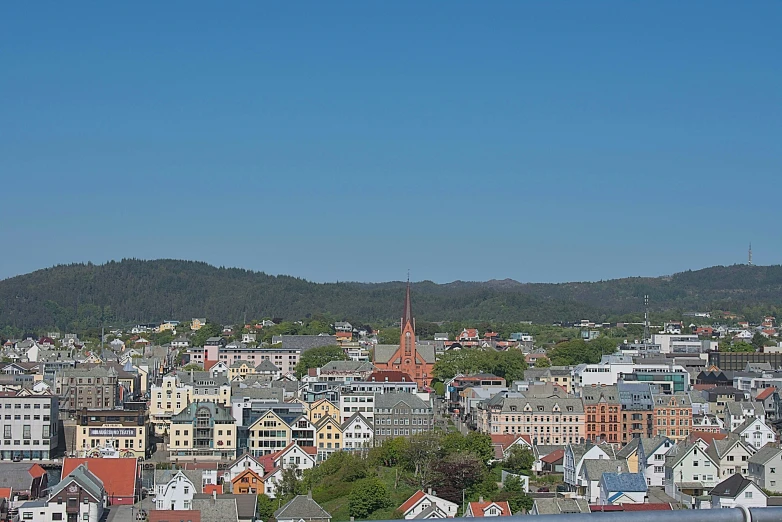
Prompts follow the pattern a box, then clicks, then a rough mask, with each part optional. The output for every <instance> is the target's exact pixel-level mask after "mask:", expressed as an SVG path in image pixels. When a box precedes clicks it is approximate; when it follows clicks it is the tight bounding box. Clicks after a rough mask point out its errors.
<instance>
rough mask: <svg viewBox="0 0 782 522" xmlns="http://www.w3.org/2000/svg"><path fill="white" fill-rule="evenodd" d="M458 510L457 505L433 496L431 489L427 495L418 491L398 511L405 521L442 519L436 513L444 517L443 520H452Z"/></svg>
mask: <svg viewBox="0 0 782 522" xmlns="http://www.w3.org/2000/svg"><path fill="white" fill-rule="evenodd" d="M458 509H459V505H458V504H455V503H453V502H451V501H449V500H445V499H444V498H440V497H437V496H435V495H434V494H433V493H432V490H431V489H430V490H429V491H428V492H427V493H424V492H423V491H421V490H420V489H419V490H418V491H416V492H415V493H413V496H411V497H410V498H409V499H407V500H406V501H405V502H404V503H403V504H402V505H401V506H399V511H400V512H401V513H402V516H403V517H404V518H405V519H407V520H410V519H413V518H443V517H440V516H438V515H439V513H438V511H439V512H440V513H442V514H443V515H445V518H454V517H455V516H456V511H457V510H458Z"/></svg>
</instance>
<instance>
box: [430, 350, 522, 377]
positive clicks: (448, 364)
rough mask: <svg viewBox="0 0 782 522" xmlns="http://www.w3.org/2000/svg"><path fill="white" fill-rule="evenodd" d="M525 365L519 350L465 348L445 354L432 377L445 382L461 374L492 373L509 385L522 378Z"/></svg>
mask: <svg viewBox="0 0 782 522" xmlns="http://www.w3.org/2000/svg"><path fill="white" fill-rule="evenodd" d="M526 369H527V363H526V362H525V361H524V354H523V353H522V352H521V351H520V350H515V349H512V350H507V351H504V352H497V351H494V350H491V349H489V350H481V349H477V348H466V349H462V350H449V351H447V352H445V353H444V354H443V355H441V356H440V358H439V359H438V360H437V362H436V363H435V365H434V375H435V377H437V378H438V379H441V380H445V379H450V378H452V377H454V376H455V375H457V374H460V373H463V374H467V373H481V372H483V373H492V374H494V375H496V376H498V377H503V378H505V380H506V381H507V382H508V383H510V382H512V381H515V380H519V379H522V378H523V377H524V370H526Z"/></svg>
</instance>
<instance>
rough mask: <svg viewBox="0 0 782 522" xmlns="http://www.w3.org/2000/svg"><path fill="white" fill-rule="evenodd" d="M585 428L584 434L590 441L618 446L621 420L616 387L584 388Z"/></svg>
mask: <svg viewBox="0 0 782 522" xmlns="http://www.w3.org/2000/svg"><path fill="white" fill-rule="evenodd" d="M581 397H582V398H583V399H584V415H585V417H586V418H585V426H584V433H585V436H586V439H587V440H588V441H591V442H594V443H596V444H597V443H599V442H601V441H604V442H610V443H612V444H618V443H619V440H620V433H621V427H622V425H621V422H620V418H619V415H620V414H619V410H620V409H621V405H620V404H619V391H618V389H617V387H616V386H600V387H597V386H595V387H590V388H584V389H583V390H582V392H581Z"/></svg>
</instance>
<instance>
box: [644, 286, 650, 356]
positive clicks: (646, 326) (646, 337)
mask: <svg viewBox="0 0 782 522" xmlns="http://www.w3.org/2000/svg"><path fill="white" fill-rule="evenodd" d="M649 337H650V334H649V294H646V295H644V345H646V344H647V343H648V342H649Z"/></svg>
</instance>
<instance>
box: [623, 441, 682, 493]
mask: <svg viewBox="0 0 782 522" xmlns="http://www.w3.org/2000/svg"><path fill="white" fill-rule="evenodd" d="M672 447H673V441H672V440H671V439H669V438H668V437H666V436H665V435H658V436H656V437H651V438H648V437H640V438H636V439H632V440H631V441H630V442H629V443H628V444H626V445H625V446H624V447H623V448H622V449H621V450H619V451H618V452H617V458H622V459H627V466H628V468H629V471H630V472H631V473H638V472H641V473H643V475H644V478H646V484H647V485H648V486H662V485H663V481H664V479H665V456H666V455H667V454H668V452H669V451H670V450H671V448H672Z"/></svg>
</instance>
